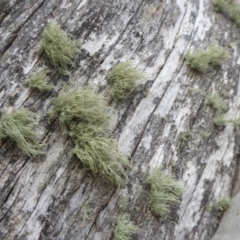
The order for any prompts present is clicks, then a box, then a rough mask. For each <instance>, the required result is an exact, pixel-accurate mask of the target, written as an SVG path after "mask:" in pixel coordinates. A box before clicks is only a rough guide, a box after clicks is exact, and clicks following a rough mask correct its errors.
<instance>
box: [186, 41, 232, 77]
mask: <svg viewBox="0 0 240 240" xmlns="http://www.w3.org/2000/svg"><path fill="white" fill-rule="evenodd" d="M228 56H229V53H228V51H227V50H225V49H224V48H223V47H221V46H218V45H217V44H216V43H213V44H211V45H210V46H209V47H208V48H207V49H206V50H200V51H195V52H193V53H190V52H189V51H188V52H187V53H186V55H185V59H186V62H187V64H188V65H189V66H190V67H191V68H193V69H195V70H197V71H199V72H203V73H205V72H207V71H209V70H210V69H211V68H212V67H214V66H217V65H220V64H221V63H222V62H223V61H224V60H226V59H227V58H228Z"/></svg>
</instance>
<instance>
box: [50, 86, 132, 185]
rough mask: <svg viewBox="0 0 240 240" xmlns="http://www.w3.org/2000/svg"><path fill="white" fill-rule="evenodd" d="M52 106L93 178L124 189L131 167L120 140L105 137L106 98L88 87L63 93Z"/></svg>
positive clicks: (54, 116)
mask: <svg viewBox="0 0 240 240" xmlns="http://www.w3.org/2000/svg"><path fill="white" fill-rule="evenodd" d="M53 106H54V108H53V111H52V113H51V114H50V117H51V118H56V117H58V118H59V122H60V124H61V127H62V129H63V131H64V132H65V133H67V134H68V135H69V136H70V137H71V139H72V141H73V144H74V147H73V148H72V150H71V153H72V154H74V155H76V156H77V158H79V159H80V160H81V162H82V163H83V164H84V166H85V167H86V168H87V169H89V170H91V171H92V173H93V174H94V175H98V174H100V175H101V176H103V177H104V178H105V179H107V180H109V181H110V182H112V183H113V184H115V185H116V186H118V187H119V186H121V185H122V183H123V179H124V178H126V177H127V171H126V170H127V169H128V168H129V167H131V164H130V162H129V160H128V158H127V157H126V155H125V154H123V153H122V152H121V151H120V150H119V147H118V143H117V141H116V140H114V139H112V138H109V137H108V136H107V134H106V132H107V128H108V122H109V118H110V115H109V113H108V110H109V109H108V107H107V105H106V102H105V101H104V98H103V97H101V96H100V95H97V94H95V93H94V92H93V91H92V90H90V89H87V88H86V89H80V90H76V91H70V92H67V93H62V94H60V95H59V96H58V97H57V98H56V99H55V100H54V101H53Z"/></svg>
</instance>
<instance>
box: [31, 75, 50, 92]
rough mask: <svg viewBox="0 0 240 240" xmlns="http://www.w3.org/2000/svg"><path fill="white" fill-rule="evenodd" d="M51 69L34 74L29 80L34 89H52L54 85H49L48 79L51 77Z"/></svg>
mask: <svg viewBox="0 0 240 240" xmlns="http://www.w3.org/2000/svg"><path fill="white" fill-rule="evenodd" d="M48 73H49V71H39V72H37V73H36V74H35V75H34V76H32V77H31V78H30V79H29V81H28V85H29V87H30V88H32V89H37V90H39V91H51V90H52V89H53V88H54V86H52V85H49V83H48V80H49V77H48V76H47V74H48Z"/></svg>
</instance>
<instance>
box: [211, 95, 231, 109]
mask: <svg viewBox="0 0 240 240" xmlns="http://www.w3.org/2000/svg"><path fill="white" fill-rule="evenodd" d="M207 104H208V105H209V106H210V107H212V108H213V109H214V110H216V111H217V112H218V113H222V112H224V111H226V110H227V105H228V101H227V100H223V99H222V98H221V97H220V96H219V95H218V94H211V95H209V96H208V98H207Z"/></svg>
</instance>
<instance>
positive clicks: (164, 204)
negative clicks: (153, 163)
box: [147, 168, 183, 218]
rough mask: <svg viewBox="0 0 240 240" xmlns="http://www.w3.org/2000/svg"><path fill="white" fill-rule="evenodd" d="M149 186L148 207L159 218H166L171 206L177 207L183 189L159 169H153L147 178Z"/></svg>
mask: <svg viewBox="0 0 240 240" xmlns="http://www.w3.org/2000/svg"><path fill="white" fill-rule="evenodd" d="M147 183H148V184H150V188H151V189H150V193H149V200H148V205H149V207H150V210H151V211H152V212H153V213H154V214H155V215H157V216H159V217H161V218H166V217H168V215H169V213H170V209H171V207H172V206H179V205H180V203H181V196H182V193H183V187H182V185H181V183H180V182H178V181H176V180H174V179H173V178H172V177H171V176H170V175H167V174H164V173H163V172H162V170H161V169H160V168H155V169H154V170H153V172H152V174H151V175H150V176H149V177H148V178H147Z"/></svg>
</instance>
